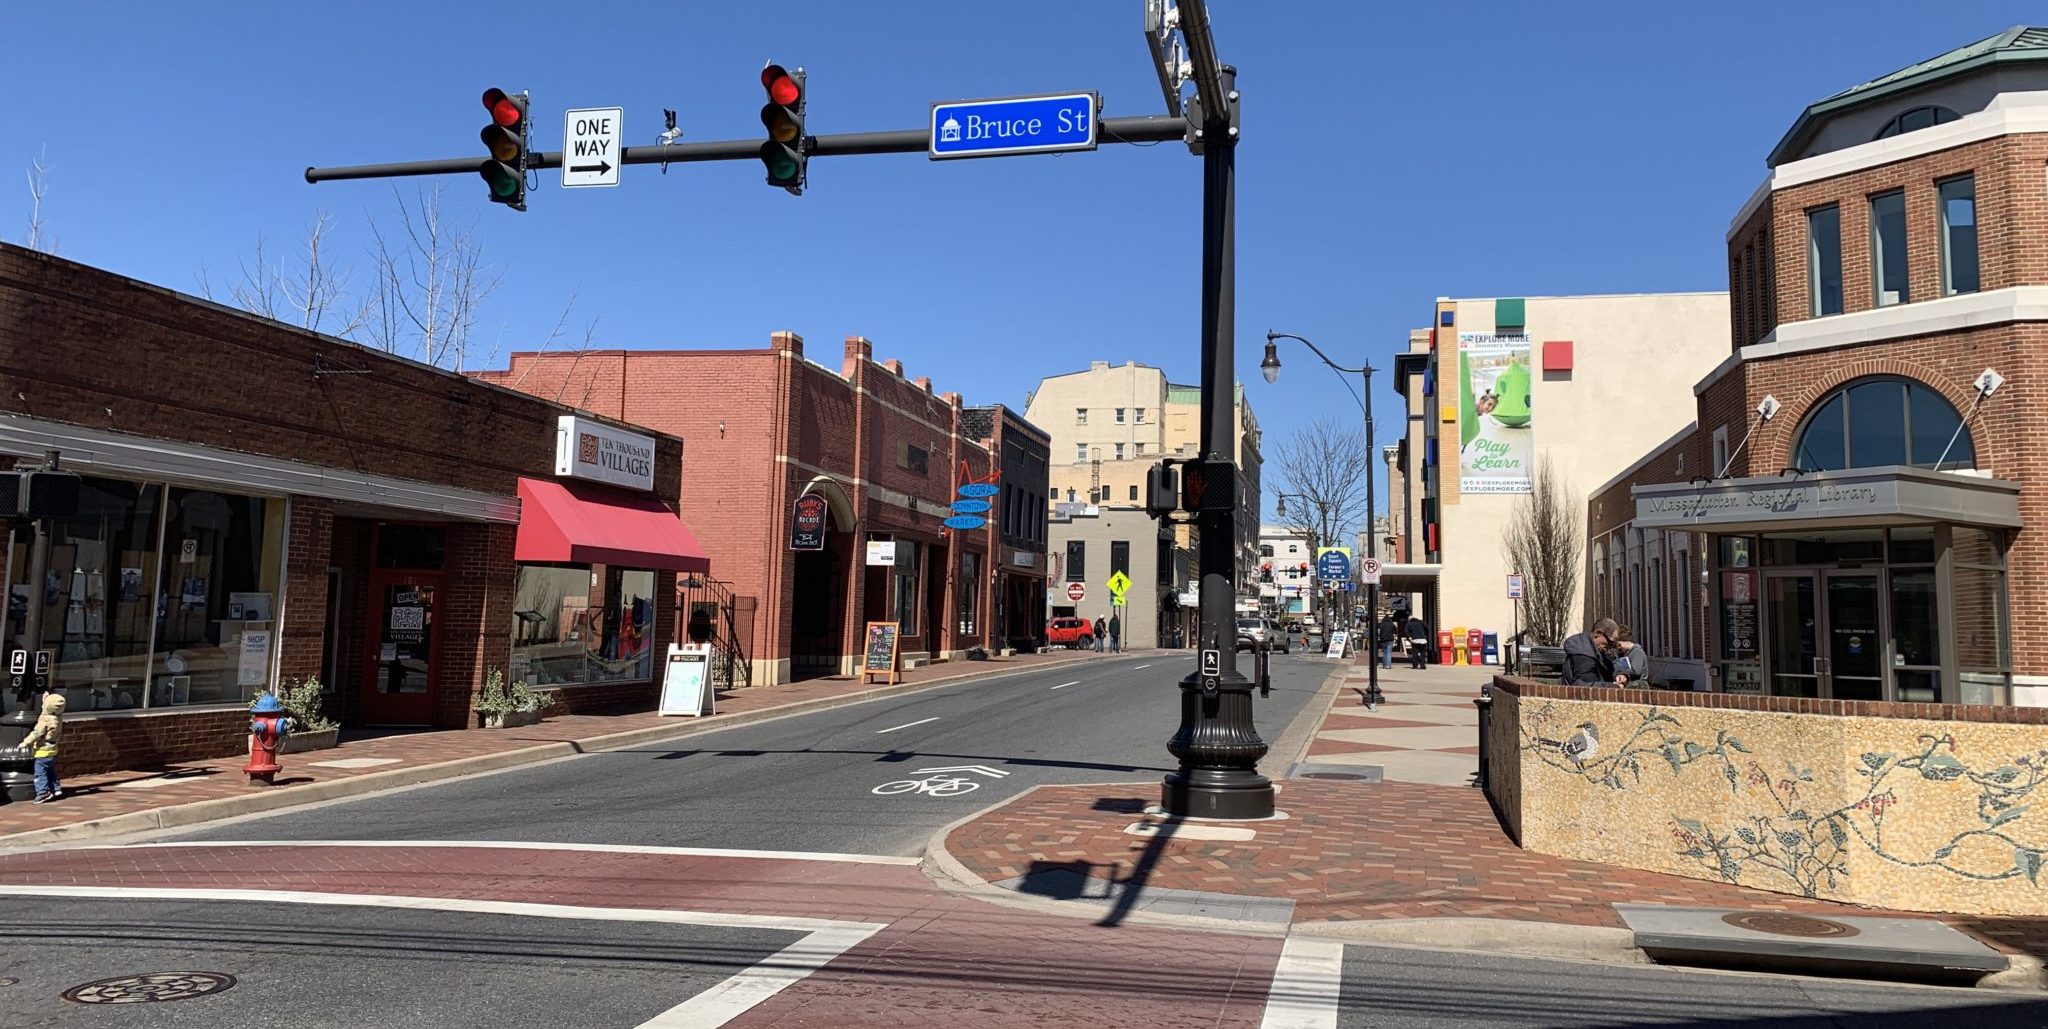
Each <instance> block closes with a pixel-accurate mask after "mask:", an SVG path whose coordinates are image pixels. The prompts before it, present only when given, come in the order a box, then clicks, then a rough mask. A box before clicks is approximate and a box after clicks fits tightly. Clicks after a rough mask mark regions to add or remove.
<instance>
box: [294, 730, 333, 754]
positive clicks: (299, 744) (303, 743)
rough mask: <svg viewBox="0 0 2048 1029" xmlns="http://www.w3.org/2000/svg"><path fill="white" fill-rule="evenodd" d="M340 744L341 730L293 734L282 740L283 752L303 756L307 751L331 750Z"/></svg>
mask: <svg viewBox="0 0 2048 1029" xmlns="http://www.w3.org/2000/svg"><path fill="white" fill-rule="evenodd" d="M340 744H341V729H340V728H339V727H336V728H333V729H322V730H320V731H319V732H295V733H292V734H291V735H289V736H286V737H285V738H284V752H285V753H287V754H303V753H305V752H307V751H309V750H331V749H333V748H334V747H337V746H339V745H340Z"/></svg>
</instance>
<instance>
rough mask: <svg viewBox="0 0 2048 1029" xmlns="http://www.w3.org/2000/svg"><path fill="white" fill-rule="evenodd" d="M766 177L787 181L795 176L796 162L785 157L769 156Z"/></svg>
mask: <svg viewBox="0 0 2048 1029" xmlns="http://www.w3.org/2000/svg"><path fill="white" fill-rule="evenodd" d="M768 177H769V178H771V179H774V180H775V181H777V182H787V181H789V180H790V179H793V178H796V162H795V161H792V160H790V159H789V158H787V157H771V158H769V159H768Z"/></svg>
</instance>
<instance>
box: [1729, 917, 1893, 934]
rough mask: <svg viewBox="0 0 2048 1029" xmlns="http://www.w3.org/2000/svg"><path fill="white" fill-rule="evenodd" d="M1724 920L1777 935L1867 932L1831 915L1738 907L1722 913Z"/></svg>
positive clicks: (1753, 930)
mask: <svg viewBox="0 0 2048 1029" xmlns="http://www.w3.org/2000/svg"><path fill="white" fill-rule="evenodd" d="M1721 921H1723V922H1726V923H1728V924H1729V925H1732V926H1734V927H1736V928H1738V929H1748V930H1751V931H1752V932H1760V933H1770V934H1771V935H1773V936H1807V937H1813V938H1825V937H1833V938H1835V939H1847V938H1849V937H1851V936H1860V935H1862V932H1863V930H1861V929H1858V928H1856V927H1855V926H1853V925H1844V924H1843V923H1841V922H1837V921H1835V920H1833V919H1829V918H1812V917H1809V916H1807V915H1788V914H1782V913H1779V912H1775V911H1734V912H1730V913H1728V914H1725V915H1722V916H1721Z"/></svg>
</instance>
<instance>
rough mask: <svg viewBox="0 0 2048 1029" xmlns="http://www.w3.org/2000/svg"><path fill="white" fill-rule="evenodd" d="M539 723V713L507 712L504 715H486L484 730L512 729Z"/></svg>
mask: <svg viewBox="0 0 2048 1029" xmlns="http://www.w3.org/2000/svg"><path fill="white" fill-rule="evenodd" d="M539 721H540V712H539V711H507V712H505V713H504V714H487V715H485V716H484V728H486V729H511V728H516V727H518V726H521V725H533V724H534V723H536V722H539Z"/></svg>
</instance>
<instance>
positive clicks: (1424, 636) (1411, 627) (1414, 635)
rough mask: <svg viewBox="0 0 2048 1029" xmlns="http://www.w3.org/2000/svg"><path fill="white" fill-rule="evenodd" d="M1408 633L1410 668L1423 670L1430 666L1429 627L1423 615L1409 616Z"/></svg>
mask: <svg viewBox="0 0 2048 1029" xmlns="http://www.w3.org/2000/svg"><path fill="white" fill-rule="evenodd" d="M1407 633H1408V660H1409V662H1410V663H1409V666H1408V667H1410V668H1414V669H1417V670H1421V669H1422V668H1423V667H1425V666H1427V665H1428V664H1429V625H1428V623H1426V622H1424V621H1423V620H1422V616H1421V615H1409V616H1408V626H1407Z"/></svg>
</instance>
